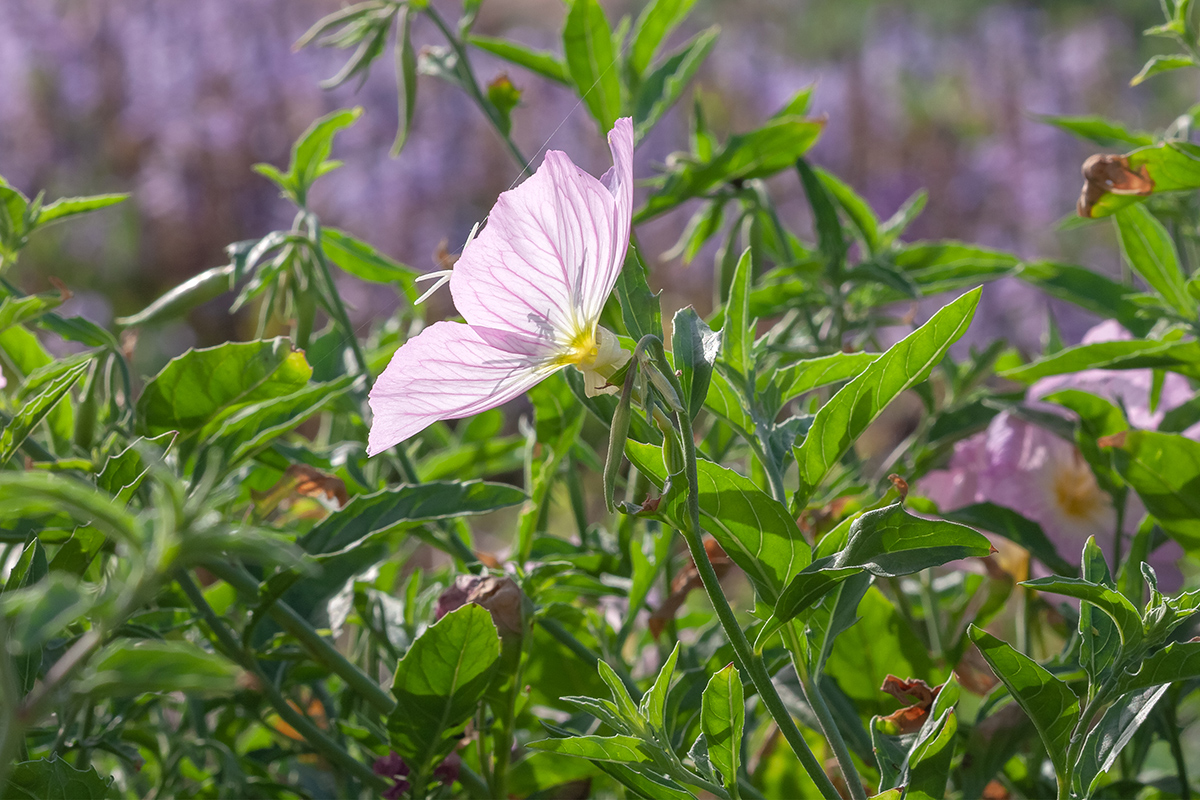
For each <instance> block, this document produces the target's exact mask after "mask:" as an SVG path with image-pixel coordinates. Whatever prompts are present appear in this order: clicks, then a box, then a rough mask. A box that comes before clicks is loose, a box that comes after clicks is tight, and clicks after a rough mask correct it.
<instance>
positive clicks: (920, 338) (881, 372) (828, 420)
mask: <svg viewBox="0 0 1200 800" xmlns="http://www.w3.org/2000/svg"><path fill="white" fill-rule="evenodd" d="M979 294H980V290H979V289H975V290H974V291H971V292H968V293H967V294H965V295H963V296H962V297H960V298H958V299H957V300H955V301H953V302H951V303H949V304H948V305H946V306H945V307H944V308H942V309H941V310H940V311H938V312H937V313H936V314H934V315H933V317H932V318H931V319H930V320H929V321H928V322H926V323H925V324H924V325H922V326H921V327H920V328H918V329H917V330H915V331H913V332H912V333H911V334H909V335H908V336H906V337H904V338H903V339H901V340H900V341H899V342H897V343H896V344H895V345H893V346H892V347H891V348H889V349H888V350H887V352H885V353H883V355H881V356H880V357H879V358H877V359H876V360H875V361H873V362H872V363H871V364H870V365H869V366H868V367H867V368H866V369H865V370H863V371H862V373H861V374H859V376H858V377H856V378H855V379H854V380H852V381H850V382H849V383H847V384H846V385H845V386H844V387H842V389H841V390H840V391H839V392H838V393H837V394H835V395H834V396H833V397H832V398H831V399H830V401H829V402H828V403H826V404H825V405H824V406H823V407H822V408H821V410H820V411H818V412H817V415H816V418H815V419H814V420H813V424H812V427H811V428H810V429H809V432H808V436H807V437H806V438H805V440H804V444H803V445H801V446H800V447H799V448H798V450H797V454H796V463H797V465H798V466H799V468H800V491H799V492H798V494H797V497H798V499H799V500H800V501H802V502H807V500H808V498H809V497H811V495H812V493H813V490H814V489H816V487H817V485H818V484H820V482H821V480H822V479H823V478H824V477H825V475H826V474H828V472H829V470H830V469H832V468H833V466H834V465H835V464H836V463H837V462H838V461H840V460H841V458H842V456H844V455H845V454H846V452H847V451H849V449H850V447H851V446H852V445H853V444H854V442H855V440H857V439H858V437H859V436H861V435H862V433H863V431H865V430H866V429H867V426H868V425H870V424H871V422H873V421H874V420H875V418H876V417H878V416H879V414H880V413H882V411H883V409H884V408H885V407H886V406H887V404H888V403H890V402H891V401H892V399H893V398H894V397H896V395H898V394H900V393H901V392H903V391H905V390H907V389H910V388H911V387H913V386H915V385H916V384H918V383H920V382H921V381H923V380H925V379H926V378H927V377H929V373H930V372H931V371H932V370H933V367H934V366H935V365H936V364H937V363H938V362H939V361H941V359H942V357H943V356H944V355H945V354H946V351H947V350H949V349H950V345H951V344H953V343H954V342H956V341H957V340H958V338H959V337H960V336H962V335H963V333H965V332H966V330H967V326H968V325H970V324H971V318H972V317H973V316H974V313H975V306H976V304H977V303H978V302H979Z"/></svg>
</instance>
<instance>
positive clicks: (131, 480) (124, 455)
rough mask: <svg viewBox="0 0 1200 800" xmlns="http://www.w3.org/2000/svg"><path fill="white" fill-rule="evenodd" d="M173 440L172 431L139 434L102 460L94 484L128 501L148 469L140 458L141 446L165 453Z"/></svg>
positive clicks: (121, 499)
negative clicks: (157, 433) (145, 435)
mask: <svg viewBox="0 0 1200 800" xmlns="http://www.w3.org/2000/svg"><path fill="white" fill-rule="evenodd" d="M174 441H175V434H174V433H164V434H161V435H159V436H155V437H153V438H149V439H148V438H145V437H142V436H139V437H138V438H137V439H135V440H133V441H132V442H130V444H129V446H128V447H126V448H125V449H124V450H122V451H120V452H119V453H114V454H113V455H110V456H109V457H108V458H106V459H105V460H104V466H103V467H101V468H100V471H99V472H98V473H96V486H97V487H99V488H100V489H101V490H102V491H105V492H107V493H109V494H111V495H113V496H114V497H115V498H116V499H117V500H118V501H121V502H128V500H129V499H130V498H131V497H132V496H133V493H134V492H135V491H137V488H138V487H139V486H140V485H141V484H142V481H143V480H144V479H145V477H146V475H147V473H148V472H149V471H150V468H149V467H148V466H147V465H146V463H145V460H144V459H143V458H142V452H141V448H142V447H150V448H154V449H157V450H158V451H159V453H160V454H165V453H166V450H167V449H168V448H169V447H170V446H171V443H172V442H174ZM151 452H153V450H152V451H151Z"/></svg>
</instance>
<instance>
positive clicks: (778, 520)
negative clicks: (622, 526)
mask: <svg viewBox="0 0 1200 800" xmlns="http://www.w3.org/2000/svg"><path fill="white" fill-rule="evenodd" d="M625 454H626V455H627V456H628V457H629V460H630V461H632V462H633V464H634V466H636V467H637V468H638V470H639V471H641V472H642V473H643V474H645V475H647V476H648V477H649V478H650V479H651V480H652V481H654V482H655V484H657V485H658V486H660V487H661V486H662V484H663V482H664V481H665V480H666V469H665V467H664V466H663V461H662V451H661V450H660V449H659V448H657V447H654V446H652V445H646V444H641V443H639V442H634V441H629V442H627V443H626V445H625ZM696 468H697V473H698V474H697V478H698V481H699V485H700V513H701V514H702V515H703V518H704V528H705V530H707V531H708V532H709V533H711V534H712V535H713V538H715V539H716V540H717V542H718V543H719V544H720V545H721V548H722V549H724V550H725V552H726V553H727V554H728V555H729V557H730V559H732V560H733V563H735V564H737V565H738V566H739V567H741V569H742V570H743V571H744V572H745V573H746V575H747V577H749V578H750V581H751V583H753V584H754V587H755V589H757V590H758V593H759V594H760V595H761V596H762V597H763V599H764V600H765V601H766V602H768V603H771V604H772V605H774V603H775V601H776V599H777V598H778V597H779V592H780V590H781V589H782V588H783V587H784V586H785V585H786V584H787V582H788V581H789V580H791V578H792V576H793V575H795V574H796V573H797V572H799V571H800V570H802V569H804V567H806V566H808V564H809V562H810V561H811V560H812V553H811V551H810V550H809V547H808V544H807V543H806V542H805V540H804V536H803V534H801V533H800V529H799V528H798V527H797V526H796V520H795V519H793V518H792V515H791V514H790V513H788V510H787V509H786V508H784V506H783V505H781V504H780V503H779V502H777V501H776V500H775V499H774V498H772V497H771V496H770V495H768V494H766V493H765V492H763V491H762V490H761V489H759V488H758V487H757V486H755V485H754V482H753V481H751V480H750V479H749V478H745V477H743V476H741V475H739V474H738V473H736V472H734V471H733V470H731V469H726V468H725V467H722V466H720V465H719V464H714V463H712V462H711V461H705V460H703V459H700V460H698V461H697V464H696ZM682 494H683V493H681V492H673V493H671V495H669V496H668V498H666V499H664V501H663V506H662V507H660V513H664V514H665V516H666V517H667V518H668V519H670V520H672V521H673V524H675V526H676V527H682V520H683V519H684V517H683V515H684V514H686V513H687V512H686V509H685V507H684V498H683V497H682ZM664 507H665V511H664Z"/></svg>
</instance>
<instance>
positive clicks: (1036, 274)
mask: <svg viewBox="0 0 1200 800" xmlns="http://www.w3.org/2000/svg"><path fill="white" fill-rule="evenodd" d="M1017 277H1018V278H1020V279H1021V280H1023V281H1025V282H1026V283H1032V284H1033V285H1034V286H1037V287H1038V288H1039V289H1041V290H1042V291H1044V292H1046V293H1047V294H1049V295H1053V296H1054V297H1056V298H1058V299H1059V300H1066V301H1068V302H1070V303H1074V304H1075V305H1077V306H1080V307H1081V308H1086V309H1087V310H1088V311H1091V312H1092V313H1093V314H1098V315H1099V316H1101V317H1104V318H1112V319H1115V320H1117V321H1118V322H1120V323H1121V325H1123V326H1124V327H1125V328H1126V329H1127V330H1129V331H1131V332H1132V333H1133V335H1134V336H1145V335H1146V333H1148V332H1149V330H1150V328H1151V327H1152V324H1151V323H1152V320H1146V319H1143V318H1141V317H1139V316H1138V315H1137V313H1138V310H1139V308H1140V307H1139V306H1138V304H1137V303H1136V302H1134V300H1133V297H1134V296H1135V295H1138V294H1140V292H1139V291H1137V290H1136V289H1134V288H1132V287H1130V286H1126V285H1124V284H1121V283H1117V282H1116V281H1114V280H1113V279H1111V278H1108V277H1105V276H1104V275H1101V274H1099V273H1097V272H1093V271H1092V270H1090V269H1086V268H1084V267H1079V266H1075V265H1074V264H1060V263H1057V262H1052V261H1036V262H1032V263H1027V264H1022V265H1021V269H1020V272H1018V273H1017Z"/></svg>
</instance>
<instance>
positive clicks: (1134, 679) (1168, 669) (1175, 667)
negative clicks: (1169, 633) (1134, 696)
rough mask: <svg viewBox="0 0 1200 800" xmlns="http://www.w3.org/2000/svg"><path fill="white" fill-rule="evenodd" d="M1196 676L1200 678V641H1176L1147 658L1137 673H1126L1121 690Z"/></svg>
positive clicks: (1128, 690) (1189, 678) (1127, 690)
mask: <svg viewBox="0 0 1200 800" xmlns="http://www.w3.org/2000/svg"><path fill="white" fill-rule="evenodd" d="M1196 678H1200V642H1175V643H1173V644H1169V645H1167V646H1166V647H1164V648H1163V649H1162V650H1159V651H1158V652H1157V653H1154V654H1153V655H1151V656H1149V657H1148V658H1146V660H1145V661H1143V662H1142V668H1141V669H1140V670H1138V672H1137V673H1136V674H1134V675H1126V676H1125V677H1124V679H1123V680H1122V681H1121V691H1122V692H1136V691H1140V690H1142V689H1149V688H1151V687H1154V686H1159V685H1161V684H1164V683H1174V682H1175V681H1189V680H1194V679H1196Z"/></svg>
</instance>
